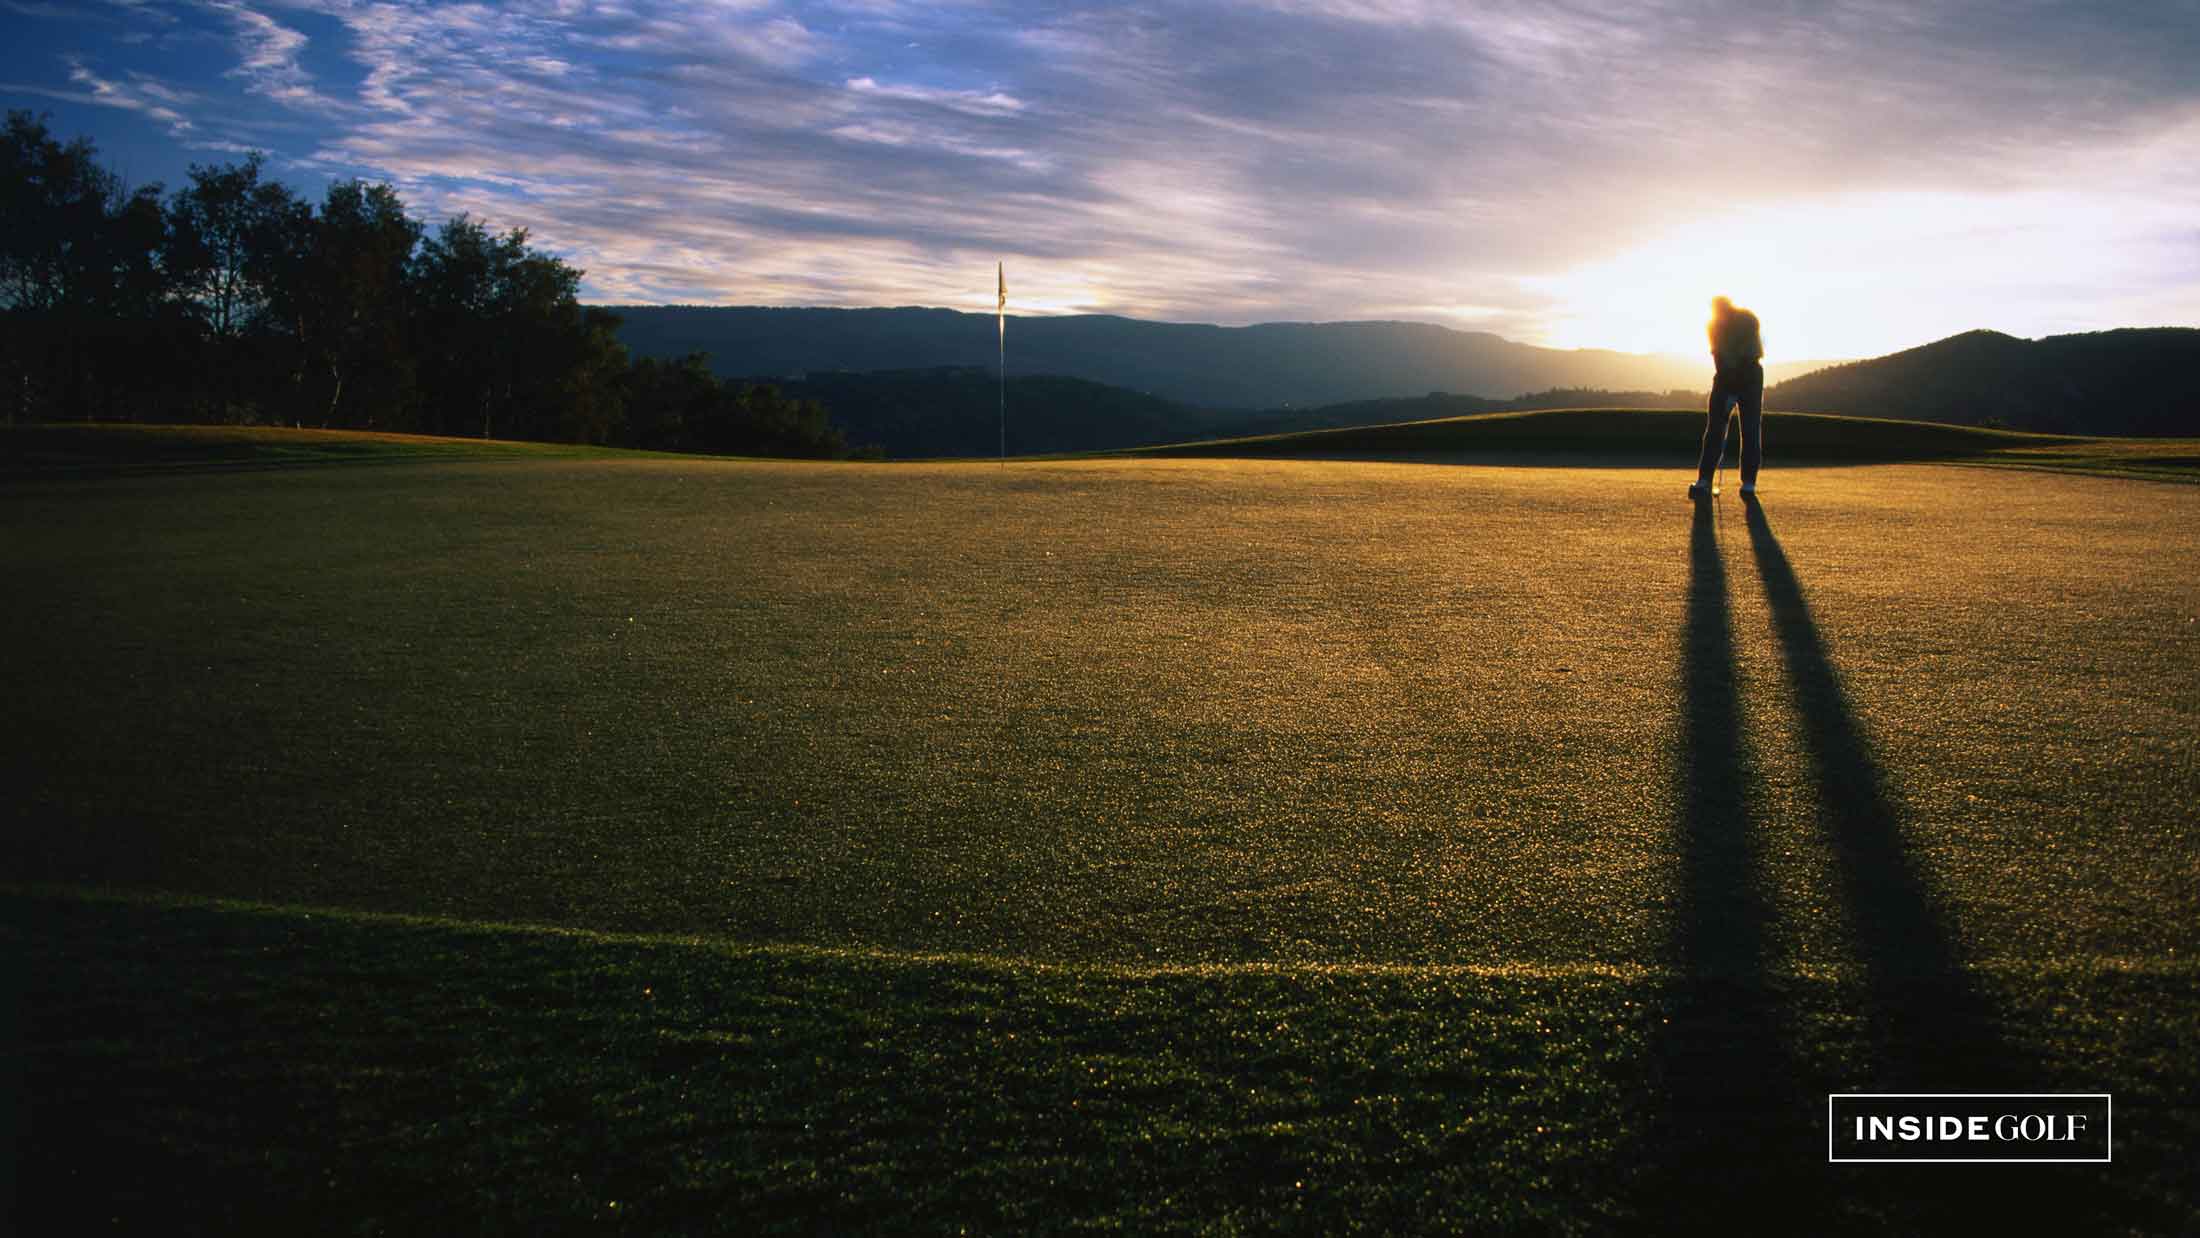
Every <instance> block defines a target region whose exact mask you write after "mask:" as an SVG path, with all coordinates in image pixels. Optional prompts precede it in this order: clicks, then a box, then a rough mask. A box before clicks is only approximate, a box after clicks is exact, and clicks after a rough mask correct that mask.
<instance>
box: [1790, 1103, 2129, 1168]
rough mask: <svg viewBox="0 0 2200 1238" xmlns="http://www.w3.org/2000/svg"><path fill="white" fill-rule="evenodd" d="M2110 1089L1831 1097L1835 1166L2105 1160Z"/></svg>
mask: <svg viewBox="0 0 2200 1238" xmlns="http://www.w3.org/2000/svg"><path fill="white" fill-rule="evenodd" d="M2110 1117H2111V1105H2110V1102H2109V1096H2108V1093H2106V1092H2058V1093H2037V1092H2021V1093H2006V1094H1996V1093H1947V1092H1900V1093H1889V1092H1858V1093H1839V1092H1837V1093H1834V1094H1832V1095H1829V1096H1827V1097H1826V1159H1828V1160H1831V1161H2106V1160H2108V1159H2110V1157H2109V1121H2110Z"/></svg>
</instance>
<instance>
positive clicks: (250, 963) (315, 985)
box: [0, 458, 2200, 1232]
mask: <svg viewBox="0 0 2200 1238" xmlns="http://www.w3.org/2000/svg"><path fill="white" fill-rule="evenodd" d="M1682 480H1684V478H1682V477H1679V476H1677V475H1674V474H1669V473H1665V472H1661V471H1658V470H1654V469H1646V468H1606V467H1593V466H1578V465H1577V466H1575V467H1566V466H1562V465H1561V466H1552V465H1546V466H1540V467H1531V468H1508V467H1492V466H1476V467H1440V466H1434V465H1428V464H1407V463H1381V462H1355V463H1335V462H1321V461H1305V460H1187V459H1161V460H1144V459H1134V460H1089V461H1058V462H1041V463H1011V464H1009V465H1006V466H1002V465H998V464H982V465H980V464H963V465H944V464H943V465H909V466H894V467H881V466H877V465H870V466H860V465H835V464H817V465H802V464H776V463H760V462H736V461H702V460H678V459H616V458H607V459H543V460H537V461H534V462H531V463H524V464H515V463H514V462H511V461H504V460H466V459H454V460H441V461H416V462H410V463H394V464H389V465H387V466H383V467H374V468H356V469H354V468H335V467H330V468H310V469H281V468H277V469H262V470H249V471H237V472H211V471H198V470H191V471H184V472H165V471H151V472H137V473H121V474H111V475H105V476H100V477H97V478H87V479H76V478H49V479H45V480H19V481H17V482H14V483H12V484H11V486H10V489H9V492H8V502H7V503H6V504H5V505H0V572H5V574H6V577H7V579H8V580H9V582H10V585H11V589H12V597H11V604H10V605H9V606H8V607H6V608H0V642H4V643H5V645H6V647H8V648H10V649H12V650H18V651H23V652H24V656H19V657H14V658H11V659H9V660H7V661H6V662H4V663H0V691H4V692H5V693H6V695H7V697H8V699H9V700H10V701H11V702H14V705H13V706H12V707H11V709H10V710H9V711H8V712H7V713H6V714H5V715H4V717H0V777H4V779H5V780H6V783H7V785H8V786H9V787H10V789H11V794H10V795H9V796H8V797H7V798H6V799H5V801H4V802H0V837H4V838H5V840H6V843H5V845H6V848H7V852H6V855H5V864H4V868H5V871H6V872H7V873H9V874H10V875H11V877H12V878H13V879H14V880H16V881H17V882H19V883H22V884H19V885H17V886H16V887H14V888H12V889H11V891H10V892H9V893H8V895H7V897H6V903H7V906H8V908H9V913H8V914H9V924H10V928H9V932H10V934H11V940H10V942H9V943H8V946H9V948H8V950H7V951H6V955H7V957H8V958H10V959H11V960H16V961H18V962H19V963H20V964H21V965H22V966H24V967H26V968H27V969H28V972H27V974H26V975H25V976H24V977H23V980H22V983H21V984H20V985H17V986H13V991H15V992H19V993H21V994H23V995H24V997H23V999H22V1003H21V1006H20V1017H21V1018H22V1019H24V1020H25V1023H24V1027H25V1029H26V1034H27V1037H28V1039H27V1040H26V1041H25V1042H24V1044H25V1053H24V1054H23V1055H22V1056H21V1057H20V1059H19V1060H21V1061H23V1062H25V1063H26V1067H27V1069H26V1071H25V1074H24V1077H23V1085H22V1086H23V1091H24V1094H25V1095H26V1096H27V1098H28V1100H29V1103H30V1106H31V1112H32V1114H33V1116H34V1117H35V1119H36V1121H37V1126H36V1128H34V1130H33V1133H32V1135H31V1136H30V1140H29V1142H28V1143H27V1144H25V1145H24V1146H25V1147H27V1148H29V1149H30V1150H31V1158H30V1159H28V1160H26V1162H25V1164H26V1165H27V1166H30V1168H29V1169H28V1170H27V1171H26V1173H25V1175H24V1179H23V1180H24V1183H25V1185H26V1195H25V1198H26V1202H27V1203H28V1204H29V1205H30V1206H31V1207H33V1208H35V1209H36V1210H38V1214H39V1215H40V1216H66V1217H68V1218H71V1219H72V1220H74V1219H81V1218H82V1217H85V1216H87V1215H90V1214H89V1213H88V1212H86V1211H84V1209H85V1208H86V1207H87V1206H88V1202H87V1201H93V1200H96V1199H97V1198H99V1197H101V1196H102V1192H104V1191H105V1190H106V1189H107V1187H108V1186H113V1187H114V1189H115V1191H116V1192H117V1193H116V1195H115V1198H117V1199H118V1200H121V1201H123V1202H124V1203H126V1204H127V1208H126V1209H125V1211H126V1212H127V1214H128V1215H129V1216H132V1217H140V1218H142V1217H152V1218H154V1221H153V1223H151V1224H149V1225H139V1226H138V1228H158V1227H161V1226H163V1225H166V1226H173V1227H180V1228H191V1227H193V1226H194V1225H198V1226H200V1227H202V1228H206V1229H210V1230H220V1229H227V1228H239V1227H242V1228H255V1227H256V1228H266V1227H267V1225H269V1224H281V1223H282V1222H283V1220H284V1219H285V1218H289V1219H292V1220H296V1219H299V1218H304V1219H306V1221H308V1222H310V1224H309V1225H308V1227H309V1228H320V1229H328V1228H339V1229H343V1228H356V1229H360V1230H363V1231H367V1232H372V1231H373V1230H374V1229H375V1228H377V1227H380V1228H383V1229H386V1230H388V1231H389V1232H402V1231H407V1230H414V1229H418V1228H421V1227H422V1226H423V1225H424V1224H428V1223H429V1222H428V1221H426V1220H424V1219H423V1218H425V1217H427V1216H428V1215H429V1214H430V1213H434V1214H435V1215H438V1216H448V1217H450V1218H451V1219H452V1223H453V1224H452V1227H453V1228H459V1229H465V1228H486V1229H491V1230H497V1229H502V1230H506V1231H512V1232H519V1231H538V1232H539V1231H551V1230H560V1229H566V1228H573V1227H578V1226H581V1225H583V1224H594V1223H596V1222H597V1221H608V1220H610V1219H611V1216H612V1214H611V1210H610V1209H609V1208H608V1203H609V1201H611V1200H618V1201H621V1212H622V1214H623V1215H627V1216H636V1217H640V1218H642V1219H641V1220H639V1221H637V1222H635V1224H636V1226H637V1228H638V1229H640V1230H644V1231H654V1230H660V1229H669V1230H678V1229H682V1228H688V1229H697V1230H705V1229H716V1230H720V1231H730V1232H748V1231H750V1230H752V1229H755V1228H763V1227H772V1228H782V1229H791V1230H807V1229H811V1228H814V1226H815V1223H816V1222H817V1221H818V1220H820V1219H821V1218H822V1219H823V1220H824V1221H826V1222H827V1223H828V1224H832V1225H834V1226H836V1227H838V1228H874V1229H880V1230H887V1229H897V1228H907V1227H911V1226H914V1227H917V1228H941V1229H944V1228H953V1227H956V1226H959V1225H965V1224H967V1225H969V1226H971V1227H973V1228H979V1229H991V1230H1004V1229H1008V1230H1013V1229H1023V1228H1042V1229H1043V1228H1070V1227H1074V1226H1078V1225H1085V1224H1089V1225H1095V1226H1120V1227H1125V1228H1137V1229H1144V1228H1170V1227H1175V1228H1185V1229H1195V1228H1205V1229H1209V1230H1229V1229H1233V1228H1235V1229H1268V1228H1279V1227H1289V1226H1292V1225H1294V1224H1297V1225H1301V1226H1303V1227H1305V1228H1310V1229H1322V1230H1329V1229H1339V1228H1348V1227H1349V1226H1350V1225H1351V1224H1352V1223H1354V1222H1356V1221H1359V1222H1364V1223H1365V1224H1367V1225H1369V1226H1371V1227H1375V1228H1381V1227H1383V1226H1385V1225H1389V1226H1392V1227H1401V1226H1402V1227H1428V1228H1447V1227H1468V1226H1472V1225H1474V1224H1476V1223H1478V1222H1479V1223H1481V1224H1483V1225H1484V1226H1485V1227H1488V1228H1495V1229H1500V1230H1503V1229H1516V1230H1525V1231H1536V1230H1541V1231H1554V1230H1555V1231H1560V1232H1565V1231H1573V1232H1596V1231H1602V1230H1607V1229H1611V1228H1616V1227H1627V1226H1630V1225H1639V1226H1640V1227H1642V1228H1646V1229H1653V1230H1654V1229H1659V1228H1671V1227H1673V1226H1675V1225H1677V1224H1678V1225H1685V1224H1688V1223H1690V1222H1691V1221H1700V1222H1702V1223H1703V1224H1704V1225H1710V1224H1712V1223H1714V1221H1718V1220H1721V1219H1724V1220H1727V1221H1732V1220H1733V1218H1737V1217H1738V1218H1740V1219H1741V1220H1740V1222H1739V1223H1742V1224H1745V1225H1747V1226H1749V1227H1753V1228H1757V1229H1767V1228H1803V1229H1809V1228H1814V1227H1815V1228H1825V1229H1851V1230H1873V1229H1878V1228H1881V1227H1886V1228H1892V1229H1895V1230H1905V1229H1907V1230H1915V1231H1920V1232H1927V1231H1932V1230H1936V1229H1944V1228H1947V1227H1948V1226H1949V1225H1950V1224H1953V1222H1952V1221H1951V1220H1950V1218H1951V1217H1957V1216H1960V1215H1963V1214H1964V1210H1965V1209H1968V1208H1974V1207H1983V1206H1986V1204H1987V1203H1989V1202H1991V1200H1987V1201H1982V1200H1980V1199H1979V1198H1977V1197H1976V1196H1977V1194H1978V1193H1979V1191H1978V1188H1979V1186H1980V1184H1981V1183H1985V1184H1988V1185H1989V1186H1991V1187H1992V1188H1993V1189H1992V1190H1989V1191H1986V1192H1985V1194H1987V1195H1989V1196H1991V1197H1992V1198H1993V1199H2000V1200H2005V1201H2010V1206H2011V1207H2014V1208H2018V1209H2020V1210H2023V1211H2029V1210H2033V1209H2041V1210H2048V1209H2056V1208H2059V1209H2061V1211H2040V1212H2039V1213H2038V1215H2042V1216H2050V1217H2052V1218H2055V1219H2059V1220H2066V1221H2069V1222H2071V1224H2073V1225H2074V1226H2076V1227H2077V1228H2079V1229H2081V1230H2082V1229H2101V1228H2114V1227H2117V1226H2121V1227H2123V1228H2128V1229H2137V1230H2139V1231H2142V1232H2146V1231H2153V1232H2174V1231H2176V1230H2179V1229H2189V1228H2191V1227H2192V1225H2193V1224H2194V1223H2195V1221H2196V1220H2200V1217H2196V1215H2195V1210H2196V1203H2195V1197H2194V1194H2193V1192H2192V1190H2191V1188H2190V1185H2189V1183H2187V1182H2185V1181H2184V1179H2183V1178H2182V1177H2180V1174H2181V1172H2182V1168H2183V1167H2184V1166H2186V1165H2189V1162H2190V1154H2191V1151H2192V1149H2193V1148H2194V1147H2195V1146H2196V1144H2195V1135H2194V1130H2193V1122H2194V1112H2193V1109H2192V1106H2191V1105H2190V1099H2189V1098H2190V1097H2191V1096H2193V1095H2195V1094H2200V1090H2196V1088H2195V1086H2194V1084H2195V1079H2194V1077H2193V1067H2192V1066H2191V1064H2190V1062H2189V1060H2188V1055H2185V1054H2184V1053H2183V1052H2182V1049H2181V1046H2182V1045H2183V1044H2186V1043H2189V1042H2190V1041H2191V1040H2192V1039H2193V1038H2194V1036H2195V1035H2196V1034H2200V992H2196V989H2195V986H2194V977H2193V974H2192V972H2191V970H2190V967H2191V964H2190V960H2191V959H2193V958H2194V957H2196V955H2195V951H2196V950H2200V936H2196V934H2200V916H2195V915H2194V914H2193V913H2194V911H2195V909H2196V908H2200V888H2196V884H2195V883H2196V880H2200V874H2196V870H2194V868H2193V867H2192V866H2191V865H2190V864H2189V863H2185V862H2183V860H2182V859H2181V858H2180V857H2186V856H2189V854H2190V839H2189V830H2190V814H2189V805H2190V804H2191V803H2192V802H2194V800H2195V798H2200V784H2196V782H2195V778H2196V772H2195V771H2196V769H2200V766H2196V764H2195V762H2194V759H2193V743H2194V737H2195V735H2196V734H2200V691H2196V690H2195V688H2196V685H2200V630H2196V629H2195V627H2194V622H2195V616H2196V615H2200V585H2196V584H2195V581H2196V580H2200V573H2195V572H2194V571H2193V570H2192V568H2193V566H2194V565H2193V543H2192V538H2191V532H2190V531H2191V529H2192V528H2194V527H2196V526H2195V521H2194V518H2195V516H2196V515H2200V512H2196V511H2195V510H2194V507H2193V504H2194V503H2195V501H2200V492H2194V491H2190V490H2187V489H2185V488H2182V487H2165V486H2158V485H2148V484H2144V483H2139V482H2133V481H2125V480H2111V479H2102V478H2088V477H2075V476H2058V475H2054V474H2049V473H2011V472H2007V471H1996V470H1983V469H1952V468H1947V467H1939V466H1921V465H1912V464H1901V465H1880V466H1873V467H1868V468H1843V469H1799V470H1778V469H1774V470H1773V471H1771V472H1768V474H1767V479H1766V503H1765V505H1764V507H1763V508H1761V509H1756V510H1755V511H1754V512H1752V511H1750V510H1748V509H1742V508H1739V507H1734V506H1727V505H1722V506H1719V507H1717V508H1701V509H1695V508H1690V507H1689V506H1688V505H1687V504H1685V503H1684V502H1681V501H1680V500H1679V498H1678V493H1679V488H1680V482H1681V481H1682ZM86 888H93V889H96V890H98V891H104V892H106V893H100V894H94V895H86V894H81V893H72V892H71V891H80V890H83V889H86ZM132 892H135V893H132ZM116 893H120V894H125V895H129V896H128V897H112V896H111V895H113V894H116ZM139 895H143V896H144V897H139ZM240 900H241V901H240ZM406 916H412V917H426V919H419V918H413V919H407V918H405V917H406ZM522 926H524V927H522ZM552 929H555V930H562V931H548V930H552ZM658 977H668V979H666V980H665V982H664V983H663V984H659V983H657V978H658ZM636 982H638V983H636ZM642 989H646V990H649V992H648V993H646V994H643V995H642V996H641V997H636V996H635V994H636V992H637V991H638V990H642ZM667 994H670V995H672V996H669V997H668V996H665V995H667ZM661 1003H664V1004H661ZM1665 1020H1670V1022H1665ZM774 1028H777V1029H779V1031H778V1032H777V1033H774V1032H773V1031H772V1029H774ZM989 1029H993V1030H989ZM1005 1032H1014V1033H1015V1040H1014V1042H1009V1041H1007V1040H1006V1039H1005ZM1011 1043H1013V1045H1014V1046H1016V1047H1014V1048H1011V1047H1010V1046H1011ZM1026 1052H1028V1053H1029V1056H1028V1057H1024V1056H1019V1055H1020V1054H1023V1053H1026ZM1989 1075H1990V1076H1991V1080H1990V1082H1991V1086H1993V1087H1996V1088H2005V1089H2009V1090H2057V1089H2067V1090H2110V1091H2113V1092H2114V1093H2115V1094H2116V1096H2117V1115H2118V1128H2117V1129H2118V1161H2117V1163H2116V1165H2114V1166H2112V1167H2110V1168H2109V1169H2107V1170H2100V1169H2086V1168H2082V1167H2067V1168H2068V1172H2062V1171H2058V1172H2056V1173H2054V1174H2050V1175H2045V1176H2038V1175H2035V1176H2033V1177H2030V1178H2022V1179H2017V1178H2013V1177H2012V1176H2011V1175H1994V1176H1991V1177H1971V1176H1964V1177H1955V1176H1938V1175H1935V1174H1930V1173H1910V1174H1900V1173H1892V1172H1885V1173H1883V1171H1880V1170H1874V1171H1872V1172H1843V1173H1833V1172H1831V1171H1829V1170H1828V1169H1827V1167H1826V1166H1825V1165H1824V1163H1823V1156H1824V1143H1823V1131H1822V1129H1820V1128H1819V1127H1818V1126H1817V1123H1818V1122H1819V1121H1820V1120H1821V1118H1820V1115H1822V1113H1823V1109H1824V1093H1825V1092H1826V1091H1828V1090H1837V1089H1874V1088H1876V1089H1879V1090H1942V1089H1943V1088H1944V1087H1945V1082H1946V1081H1947V1080H1950V1079H1960V1080H1965V1081H1970V1080H1978V1079H1986V1078H1987V1077H1988V1076H1989ZM1103 1078H1104V1079H1106V1080H1115V1081H1119V1082H1117V1083H1106V1084H1103V1083H1102V1082H1101V1080H1102V1079H1103ZM1936 1085H1940V1086H1938V1087H1936ZM1118 1088H1119V1089H1120V1090H1117V1089H1118ZM1072 1102H1074V1103H1072ZM1065 1112H1066V1114H1067V1115H1068V1116H1066V1117H1065V1116H1064V1115H1065ZM1455 1113H1463V1114H1465V1115H1466V1117H1475V1122H1476V1123H1481V1124H1482V1125H1480V1126H1479V1128H1477V1126H1476V1125H1475V1123H1469V1122H1467V1120H1466V1117H1454V1116H1453V1115H1454V1114H1455ZM1676 1114H1678V1115H1680V1116H1678V1117H1676V1116H1675V1115H1676ZM942 1115H944V1117H943V1116H942ZM1476 1115H1480V1116H1476ZM714 1124H715V1125H714ZM1538 1126H1541V1127H1543V1128H1544V1129H1543V1130H1542V1131H1537V1130H1536V1129H1535V1128H1536V1127H1538ZM965 1130H968V1131H970V1132H972V1133H971V1134H969V1135H967V1136H966V1135H964V1134H963V1133H962V1132H964V1131H965ZM2127 1139H2128V1140H2129V1142H2128V1143H2127V1142H2126V1141H2127ZM1867 1168H1868V1167H1867ZM1285 1174H1289V1175H1290V1176H1289V1177H1288V1179H1286V1178H1285V1177H1284V1175H1285ZM1309 1174H1311V1175H1313V1176H1312V1177H1309V1176H1308V1175H1309ZM332 1175H333V1178H334V1181H333V1182H332V1181H329V1180H328V1179H329V1178H330V1176H332ZM576 1175H578V1177H576ZM1286 1181H1288V1182H1289V1183H1290V1184H1291V1185H1290V1186H1288V1187H1287V1186H1285V1185H1284V1183H1285V1182H1286ZM2024 1181H2030V1182H2035V1183H2040V1184H2045V1186H2046V1187H2047V1188H2049V1193H2050V1195H2052V1196H2054V1197H2056V1198H2060V1199H2062V1200H2063V1201H2064V1202H2063V1203H2061V1204H2056V1203H2054V1201H2053V1199H2049V1200H2040V1199H2035V1198H2033V1197H2031V1196H2029V1195H2026V1194H2023V1193H2022V1192H2021V1191H2018V1190H2017V1189H2016V1188H2017V1186H2018V1185H2020V1184H2021V1182H2024ZM1300 1182H1308V1183H1312V1184H1318V1185H1317V1186H1315V1187H1310V1188H1306V1191H1307V1192H1318V1194H1315V1193H1307V1194H1306V1199H1305V1200H1304V1201H1303V1202H1301V1201H1300V1196H1301V1194H1302V1188H1300V1187H1299V1186H1297V1185H1296V1184H1297V1183H1300ZM94 1184H96V1185H94ZM80 1186H81V1187H83V1188H84V1189H82V1190H79V1189H78V1188H79V1187H80ZM2003 1188H2008V1189H2003ZM1951 1193H1952V1194H1951ZM1797 1200H1803V1201H1806V1202H1807V1207H1800V1208H1799V1206H1798V1205H1797V1204H1796V1202H1795V1201H1797ZM628 1208H632V1209H633V1210H634V1211H632V1212H626V1211H625V1210H626V1209H628ZM1798 1216H1800V1217H1801V1218H1802V1219H1801V1220H1798V1219H1797V1218H1798ZM178 1217H183V1218H186V1219H185V1220H183V1221H180V1222H179V1221H177V1220H176V1218H178ZM199 1217H205V1218H210V1219H208V1220H205V1221H204V1222H199V1221H196V1220H193V1219H192V1218H199ZM1821 1217H1822V1218H1824V1219H1823V1221H1822V1223H1821V1221H1820V1220H1818V1219H1816V1218H1821ZM592 1218H593V1220H592ZM225 1219H228V1220H234V1221H235V1222H236V1224H235V1226H230V1225H228V1224H225ZM2017 1219H2020V1220H2021V1219H2022V1218H2021V1217H2019V1218H2017ZM56 1228H76V1226H74V1225H65V1226H56Z"/></svg>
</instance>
